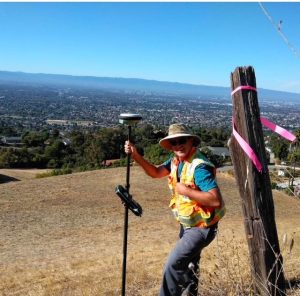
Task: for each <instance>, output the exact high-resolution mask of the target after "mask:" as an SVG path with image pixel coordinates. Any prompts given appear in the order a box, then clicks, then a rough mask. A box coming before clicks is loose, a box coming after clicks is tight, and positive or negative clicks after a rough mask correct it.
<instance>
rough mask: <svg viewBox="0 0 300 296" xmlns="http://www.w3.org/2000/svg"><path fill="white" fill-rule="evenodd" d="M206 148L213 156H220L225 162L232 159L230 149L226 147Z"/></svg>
mask: <svg viewBox="0 0 300 296" xmlns="http://www.w3.org/2000/svg"><path fill="white" fill-rule="evenodd" d="M206 148H208V149H209V150H210V151H211V153H212V154H213V155H217V156H220V157H222V158H223V159H224V160H225V159H230V153H229V149H228V148H226V147H212V146H207V147H206Z"/></svg>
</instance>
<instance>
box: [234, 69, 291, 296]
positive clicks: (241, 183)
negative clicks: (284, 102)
mask: <svg viewBox="0 0 300 296" xmlns="http://www.w3.org/2000/svg"><path fill="white" fill-rule="evenodd" d="M245 86H246V87H245ZM231 87H232V90H233V91H234V90H237V89H238V90H237V91H236V92H234V94H233V95H232V102H233V119H234V121H233V122H234V127H235V130H236V131H237V132H238V134H239V135H240V136H241V137H242V138H243V139H244V140H245V141H246V142H247V143H248V144H249V146H250V147H251V148H252V149H253V152H254V153H255V154H256V156H257V159H258V160H259V161H260V163H261V164H262V169H261V172H259V171H258V169H257V167H256V166H255V165H254V164H253V162H252V161H251V159H250V158H249V157H248V155H247V154H246V153H245V151H243V149H242V148H241V146H240V144H239V142H238V141H237V138H236V137H235V136H234V135H232V136H231V139H230V143H229V148H230V153H231V157H232V162H233V166H234V172H235V177H236V181H237V185H238V188H239V193H240V196H241V199H242V209H243V216H244V225H245V232H246V238H247V242H248V248H249V252H250V260H251V262H250V263H251V273H252V277H253V289H254V292H255V295H263V296H267V295H268V296H269V295H272V296H274V295H276V296H277V295H280V296H283V295H285V279H284V274H283V266H282V264H283V259H282V256H281V253H280V248H279V242H278V236H277V229H276V223H275V213H274V203H273V196H272V188H271V182H270V176H269V171H268V167H267V158H266V152H265V144H264V137H263V131H262V125H261V121H260V110H259V105H258V100H257V93H256V79H255V73H254V69H253V68H252V67H238V68H236V69H235V71H234V72H233V73H231Z"/></svg>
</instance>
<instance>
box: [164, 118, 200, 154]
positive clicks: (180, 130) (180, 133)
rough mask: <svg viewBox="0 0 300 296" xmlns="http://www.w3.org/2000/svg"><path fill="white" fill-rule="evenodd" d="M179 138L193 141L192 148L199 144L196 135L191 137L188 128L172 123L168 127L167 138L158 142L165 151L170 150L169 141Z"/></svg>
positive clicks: (181, 124)
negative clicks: (187, 138) (188, 138)
mask: <svg viewBox="0 0 300 296" xmlns="http://www.w3.org/2000/svg"><path fill="white" fill-rule="evenodd" d="M179 137H190V138H193V139H194V146H198V145H199V144H200V138H199V137H198V136H196V135H193V134H192V133H191V132H190V130H189V128H188V127H187V126H186V125H184V124H183V123H174V124H171V125H170V127H169V132H168V136H166V137H165V138H163V139H161V140H160V141H159V145H160V146H162V147H163V148H165V149H167V150H172V145H171V144H170V142H169V140H170V139H175V138H179Z"/></svg>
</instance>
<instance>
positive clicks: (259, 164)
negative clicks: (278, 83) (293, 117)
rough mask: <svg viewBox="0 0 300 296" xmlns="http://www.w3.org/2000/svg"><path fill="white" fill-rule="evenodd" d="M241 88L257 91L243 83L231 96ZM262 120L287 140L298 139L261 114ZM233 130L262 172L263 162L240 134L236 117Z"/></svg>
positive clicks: (240, 143) (238, 140)
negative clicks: (235, 125)
mask: <svg viewBox="0 0 300 296" xmlns="http://www.w3.org/2000/svg"><path fill="white" fill-rule="evenodd" d="M239 90H253V91H257V90H256V88H255V87H253V86H250V85H241V86H239V87H237V88H236V89H235V90H233V91H232V92H231V96H232V95H234V94H235V93H236V92H237V91H239ZM260 121H261V123H262V124H263V125H264V126H265V127H267V128H269V129H270V130H272V131H274V132H275V133H277V134H279V135H280V136H282V137H283V138H285V139H287V140H289V141H291V142H293V141H295V140H296V136H295V135H293V134H292V133H290V132H289V131H287V130H286V129H284V128H282V127H280V126H278V125H277V124H275V123H273V122H271V121H269V120H267V119H266V118H265V117H263V116H261V117H260ZM232 131H233V132H232V133H233V135H234V137H235V138H236V140H237V142H238V143H239V145H240V146H241V148H242V149H243V150H244V152H245V153H246V154H247V155H248V157H249V158H250V160H251V161H252V162H253V164H254V165H255V167H256V168H257V170H258V171H259V172H262V165H261V162H260V161H259V159H258V157H257V156H256V154H255V152H254V151H253V149H252V148H251V147H250V146H249V144H248V143H247V142H246V141H245V140H244V139H243V138H242V137H241V136H240V134H239V133H238V132H237V131H236V129H235V127H234V118H232Z"/></svg>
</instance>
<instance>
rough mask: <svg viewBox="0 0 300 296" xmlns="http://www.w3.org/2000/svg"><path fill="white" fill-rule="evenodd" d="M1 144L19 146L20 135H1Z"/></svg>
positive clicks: (20, 143)
mask: <svg viewBox="0 0 300 296" xmlns="http://www.w3.org/2000/svg"><path fill="white" fill-rule="evenodd" d="M0 141H1V144H3V145H8V146H21V145H23V143H22V137H2V138H1V139H0Z"/></svg>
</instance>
